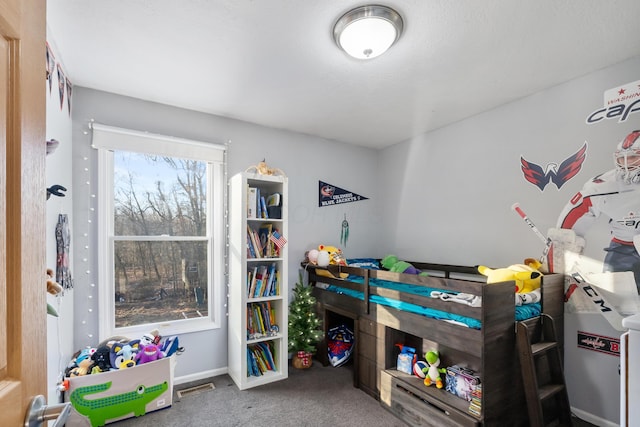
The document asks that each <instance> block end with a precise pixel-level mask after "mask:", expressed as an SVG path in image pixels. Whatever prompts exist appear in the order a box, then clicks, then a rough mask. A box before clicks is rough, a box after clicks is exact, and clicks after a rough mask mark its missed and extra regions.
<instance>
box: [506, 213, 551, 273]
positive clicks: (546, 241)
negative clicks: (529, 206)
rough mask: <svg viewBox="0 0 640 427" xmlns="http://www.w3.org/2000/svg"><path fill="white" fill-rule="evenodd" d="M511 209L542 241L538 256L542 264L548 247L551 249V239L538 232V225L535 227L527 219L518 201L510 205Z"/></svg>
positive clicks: (547, 252)
mask: <svg viewBox="0 0 640 427" xmlns="http://www.w3.org/2000/svg"><path fill="white" fill-rule="evenodd" d="M511 209H513V210H514V211H515V212H516V213H517V214H518V215H520V217H521V218H522V219H523V220H524V222H526V223H527V225H528V226H529V227H531V230H533V232H534V233H536V236H538V237H539V238H540V240H542V241H543V242H544V249H543V250H542V256H541V257H540V263H541V264H542V263H543V262H544V259H545V258H546V257H547V255H548V254H549V249H551V245H552V244H553V241H552V240H551V239H550V238H548V237H545V235H544V234H542V232H540V230H539V229H538V227H536V225H535V224H534V223H533V222H532V221H531V220H530V219H529V217H528V216H527V214H526V213H524V211H523V210H522V208H521V207H520V205H519V204H518V203H514V204H513V205H512V206H511Z"/></svg>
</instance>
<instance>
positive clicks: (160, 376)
mask: <svg viewBox="0 0 640 427" xmlns="http://www.w3.org/2000/svg"><path fill="white" fill-rule="evenodd" d="M175 364H176V356H175V355H174V356H171V357H167V358H163V359H159V360H156V361H154V362H149V363H144V364H142V365H137V366H134V367H132V368H126V369H118V370H114V371H110V372H103V373H99V374H91V375H84V376H79V377H73V378H69V390H68V391H67V392H66V393H65V401H67V402H71V406H72V410H71V413H70V415H69V418H68V420H67V423H66V426H67V427H76V426H83V427H84V426H91V427H97V426H103V425H105V424H109V423H112V422H115V421H119V420H123V419H126V418H131V417H139V416H142V415H144V414H146V413H147V412H152V411H156V410H158V409H163V408H168V407H170V406H171V405H172V400H173V373H174V370H175Z"/></svg>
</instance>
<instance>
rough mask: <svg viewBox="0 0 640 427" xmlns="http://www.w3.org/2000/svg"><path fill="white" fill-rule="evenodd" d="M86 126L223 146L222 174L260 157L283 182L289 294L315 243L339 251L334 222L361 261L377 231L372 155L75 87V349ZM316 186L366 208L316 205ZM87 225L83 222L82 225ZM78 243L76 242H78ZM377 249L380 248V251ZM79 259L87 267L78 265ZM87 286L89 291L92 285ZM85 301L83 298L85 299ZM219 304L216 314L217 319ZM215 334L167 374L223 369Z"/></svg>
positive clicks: (88, 183)
mask: <svg viewBox="0 0 640 427" xmlns="http://www.w3.org/2000/svg"><path fill="white" fill-rule="evenodd" d="M91 120H94V121H95V122H98V123H102V124H105V125H110V126H117V127H122V128H128V129H135V130H142V131H148V132H152V133H157V134H162V135H170V136H175V137H181V138H187V139H193V140H198V141H205V142H213V143H220V144H224V143H226V142H229V141H230V145H229V150H228V175H229V176H232V175H234V174H235V173H238V172H241V171H244V170H245V169H247V168H248V167H249V166H251V165H255V164H257V163H258V162H259V161H261V160H262V159H263V158H264V159H266V161H267V163H268V164H269V165H270V166H271V167H277V168H280V169H282V170H283V171H284V172H285V173H286V175H287V176H288V178H289V235H288V236H286V237H287V239H288V246H289V257H290V261H289V286H290V287H293V285H294V284H295V281H296V280H297V277H298V266H299V263H300V261H302V259H303V257H304V252H305V251H306V250H308V249H311V248H315V247H317V246H318V245H319V244H326V245H336V246H340V227H341V223H342V219H343V217H344V215H345V214H346V215H347V218H348V220H349V223H350V232H351V234H350V237H349V242H348V245H347V247H345V248H344V250H345V253H346V254H348V255H350V256H351V255H363V254H366V255H370V256H379V255H380V254H379V253H378V254H376V253H372V252H371V250H370V248H371V247H373V246H374V244H375V243H376V242H377V238H376V236H375V233H370V232H369V231H370V230H375V229H378V228H379V227H380V222H381V219H380V216H379V215H377V212H378V209H377V208H376V204H377V200H378V197H377V195H378V190H377V188H378V175H379V174H378V171H377V169H376V168H375V167H372V165H375V164H376V159H377V152H376V151H374V150H370V149H365V148H362V147H356V146H351V145H346V144H340V143H338V142H335V141H328V140H324V139H321V138H316V137H311V136H307V135H302V134H297V133H292V132H287V131H282V130H277V129H271V128H266V127H262V126H257V125H253V124H250V123H245V122H241V121H237V120H231V119H226V118H222V117H217V116H212V115H209V114H203V113H197V112H194V111H188V110H184V109H179V108H174V107H171V106H167V105H160V104H156V103H151V102H145V101H140V100H137V99H133V98H129V97H125V96H119V95H115V94H110V93H106V92H100V91H96V90H92V89H87V88H82V87H76V88H75V89H74V109H73V141H74V153H73V157H74V158H73V170H74V177H73V179H74V181H73V188H74V194H75V197H74V213H75V216H76V221H75V223H74V235H75V236H76V241H77V242H78V243H76V246H77V247H79V248H81V250H77V251H76V252H75V265H76V269H78V273H77V286H76V299H75V301H76V306H75V312H76V317H75V327H74V330H75V332H76V341H75V345H76V347H78V348H81V347H84V346H87V345H95V344H96V343H97V342H98V341H99V339H98V338H99V337H98V316H99V313H98V304H97V293H98V292H97V289H96V287H97V286H99V283H97V276H96V274H97V264H96V262H97V260H96V250H97V248H96V247H95V242H94V241H93V240H92V237H91V236H95V226H96V221H95V219H96V216H95V211H94V210H92V209H95V198H94V197H92V195H95V191H96V190H95V187H94V184H95V183H96V182H97V180H96V176H95V173H96V171H97V164H96V158H95V157H96V156H95V152H94V150H92V149H91V148H90V143H91V134H90V132H89V127H88V124H89V122H90V121H91ZM318 180H322V181H326V182H329V183H331V184H334V185H337V186H339V187H342V188H345V189H348V190H350V191H353V192H355V193H358V194H360V195H363V196H366V197H369V198H370V199H369V200H365V201H361V202H357V203H349V204H345V205H342V206H331V207H323V208H319V207H318ZM89 221H91V222H89ZM85 236H86V237H85ZM381 250H382V248H381ZM84 259H87V260H88V264H89V266H88V267H87V268H86V269H84V268H82V269H80V266H81V265H84V261H83V260H84ZM92 284H95V286H92ZM90 297H91V298H90ZM225 302H226V301H219V303H218V306H217V309H219V310H223V311H224V312H226V308H225V305H224V304H225ZM223 322H224V324H223V327H222V328H221V329H218V330H213V331H207V332H200V333H193V334H183V335H181V336H180V342H181V344H182V345H184V347H185V348H186V352H185V353H184V354H183V355H181V356H180V358H179V360H178V364H177V366H176V377H182V378H183V379H185V380H186V379H193V378H197V377H203V376H207V375H210V374H215V373H219V372H220V371H221V370H225V369H226V366H227V350H226V348H227V329H226V317H225V316H223Z"/></svg>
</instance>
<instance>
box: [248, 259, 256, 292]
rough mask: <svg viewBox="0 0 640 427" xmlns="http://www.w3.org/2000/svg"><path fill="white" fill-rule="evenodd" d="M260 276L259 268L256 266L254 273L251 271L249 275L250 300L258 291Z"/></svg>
mask: <svg viewBox="0 0 640 427" xmlns="http://www.w3.org/2000/svg"><path fill="white" fill-rule="evenodd" d="M257 274H258V267H257V266H255V267H253V270H252V271H249V272H248V273H247V276H248V277H247V279H248V280H247V283H248V287H247V296H248V297H249V298H251V297H252V296H253V294H254V292H255V291H256V275H257Z"/></svg>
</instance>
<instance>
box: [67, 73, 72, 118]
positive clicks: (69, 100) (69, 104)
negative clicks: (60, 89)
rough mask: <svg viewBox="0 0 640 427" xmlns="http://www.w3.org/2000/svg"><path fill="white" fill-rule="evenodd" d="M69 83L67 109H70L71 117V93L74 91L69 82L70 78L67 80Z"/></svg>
mask: <svg viewBox="0 0 640 427" xmlns="http://www.w3.org/2000/svg"><path fill="white" fill-rule="evenodd" d="M65 81H66V83H67V107H69V115H71V92H72V91H73V85H72V84H71V82H70V81H69V78H65Z"/></svg>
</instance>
